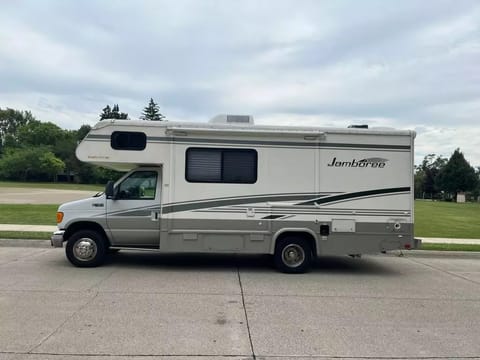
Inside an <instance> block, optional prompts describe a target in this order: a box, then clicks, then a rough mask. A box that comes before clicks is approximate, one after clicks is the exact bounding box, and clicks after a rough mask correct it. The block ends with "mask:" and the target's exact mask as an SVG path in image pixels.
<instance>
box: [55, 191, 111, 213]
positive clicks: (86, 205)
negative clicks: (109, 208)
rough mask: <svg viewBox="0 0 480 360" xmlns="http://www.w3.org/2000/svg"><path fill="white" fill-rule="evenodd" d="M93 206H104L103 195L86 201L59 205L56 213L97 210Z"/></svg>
mask: <svg viewBox="0 0 480 360" xmlns="http://www.w3.org/2000/svg"><path fill="white" fill-rule="evenodd" d="M94 204H101V205H99V206H104V204H105V194H103V193H102V194H101V195H100V196H93V197H89V198H86V199H81V200H76V201H70V202H67V203H64V204H62V205H60V207H59V208H58V211H65V210H67V211H68V210H75V211H78V210H97V209H96V207H95V205H94Z"/></svg>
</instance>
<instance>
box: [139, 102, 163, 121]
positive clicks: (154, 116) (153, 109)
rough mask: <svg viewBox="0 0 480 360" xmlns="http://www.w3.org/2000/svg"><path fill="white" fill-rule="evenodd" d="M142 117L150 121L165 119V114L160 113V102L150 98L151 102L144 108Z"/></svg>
mask: <svg viewBox="0 0 480 360" xmlns="http://www.w3.org/2000/svg"><path fill="white" fill-rule="evenodd" d="M140 119H142V120H150V121H162V120H163V119H165V116H164V115H162V114H161V113H160V108H159V106H158V104H156V103H155V102H154V101H153V99H152V98H150V102H149V103H148V105H147V106H146V107H145V108H144V109H143V112H142V116H140Z"/></svg>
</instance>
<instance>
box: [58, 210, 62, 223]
mask: <svg viewBox="0 0 480 360" xmlns="http://www.w3.org/2000/svg"><path fill="white" fill-rule="evenodd" d="M62 220H63V212H61V211H57V224H59V223H61V222H62Z"/></svg>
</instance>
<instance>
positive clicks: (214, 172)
mask: <svg viewBox="0 0 480 360" xmlns="http://www.w3.org/2000/svg"><path fill="white" fill-rule="evenodd" d="M185 177H186V179H187V181H190V182H216V183H246V184H253V183H254V182H256V181H257V152H256V151H255V150H249V149H248V150H246V149H210V148H204V149H201V148H190V149H188V150H187V155H186V175H185Z"/></svg>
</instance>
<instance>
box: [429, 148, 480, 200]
mask: <svg viewBox="0 0 480 360" xmlns="http://www.w3.org/2000/svg"><path fill="white" fill-rule="evenodd" d="M438 177H439V184H440V187H441V189H442V190H444V191H445V192H447V193H449V194H452V195H453V196H454V197H456V194H457V193H458V192H464V191H470V190H474V189H475V187H476V186H477V184H478V176H477V174H475V169H474V168H473V167H472V166H470V164H469V162H468V161H467V160H465V157H464V156H463V153H461V152H460V149H456V150H455V152H454V153H453V154H452V156H451V157H450V160H448V162H447V164H446V165H445V167H444V168H443V169H442V170H441V171H440V173H439V174H438Z"/></svg>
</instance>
